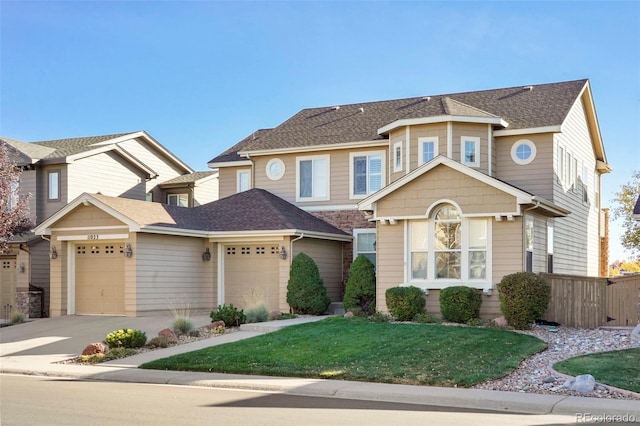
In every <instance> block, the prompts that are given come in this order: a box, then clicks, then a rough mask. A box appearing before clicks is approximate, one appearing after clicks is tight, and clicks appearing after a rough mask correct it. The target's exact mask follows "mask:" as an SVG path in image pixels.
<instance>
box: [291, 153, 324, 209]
mask: <svg viewBox="0 0 640 426" xmlns="http://www.w3.org/2000/svg"><path fill="white" fill-rule="evenodd" d="M315 160H324V161H325V167H326V170H325V180H326V182H325V185H326V188H325V195H311V196H310V197H302V196H300V187H301V181H300V172H301V169H300V163H301V162H303V161H312V162H314V161H315ZM314 164H315V163H312V166H313V165H314ZM312 187H313V183H312ZM330 189H331V156H330V155H329V154H325V155H306V156H302V157H296V201H299V202H305V201H328V200H330V199H331V193H330ZM312 192H313V189H312Z"/></svg>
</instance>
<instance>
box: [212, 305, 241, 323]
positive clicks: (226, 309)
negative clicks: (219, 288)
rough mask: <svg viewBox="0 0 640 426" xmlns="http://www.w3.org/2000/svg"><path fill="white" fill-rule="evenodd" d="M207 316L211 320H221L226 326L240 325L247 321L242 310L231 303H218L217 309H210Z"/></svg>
mask: <svg viewBox="0 0 640 426" xmlns="http://www.w3.org/2000/svg"><path fill="white" fill-rule="evenodd" d="M209 317H210V318H211V322H216V321H222V322H224V325H225V326H226V327H240V325H242V324H244V323H245V322H246V321H247V316H246V315H245V314H244V311H243V310H242V309H238V308H236V307H235V306H233V303H230V304H228V305H219V306H218V308H217V309H215V310H213V311H211V313H210V314H209Z"/></svg>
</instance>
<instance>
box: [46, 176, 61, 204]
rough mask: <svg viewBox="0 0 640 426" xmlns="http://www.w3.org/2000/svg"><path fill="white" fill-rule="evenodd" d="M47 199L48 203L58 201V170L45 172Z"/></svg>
mask: <svg viewBox="0 0 640 426" xmlns="http://www.w3.org/2000/svg"><path fill="white" fill-rule="evenodd" d="M47 186H48V197H47V199H48V200H50V201H58V200H60V170H49V171H48V172H47Z"/></svg>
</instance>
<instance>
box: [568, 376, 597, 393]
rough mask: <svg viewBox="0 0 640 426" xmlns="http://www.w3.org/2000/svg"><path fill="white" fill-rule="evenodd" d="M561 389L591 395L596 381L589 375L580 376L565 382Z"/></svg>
mask: <svg viewBox="0 0 640 426" xmlns="http://www.w3.org/2000/svg"><path fill="white" fill-rule="evenodd" d="M563 387H564V388H565V389H569V390H572V391H576V392H580V393H591V392H593V390H594V389H595V387H596V379H594V378H593V376H592V375H591V374H582V375H580V376H577V377H576V378H575V379H569V380H567V381H566V382H565V384H564V386H563Z"/></svg>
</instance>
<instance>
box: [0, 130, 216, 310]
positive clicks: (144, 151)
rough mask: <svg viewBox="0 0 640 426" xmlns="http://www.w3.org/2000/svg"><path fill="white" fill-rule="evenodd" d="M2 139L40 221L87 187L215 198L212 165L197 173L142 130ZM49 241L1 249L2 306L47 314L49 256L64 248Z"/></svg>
mask: <svg viewBox="0 0 640 426" xmlns="http://www.w3.org/2000/svg"><path fill="white" fill-rule="evenodd" d="M0 143H3V144H6V145H8V146H9V148H10V151H11V152H13V153H14V154H16V158H17V165H18V166H19V167H21V168H22V172H21V175H20V182H19V189H20V192H21V193H22V194H27V193H30V194H31V195H32V196H31V198H30V216H31V219H32V221H33V222H34V223H35V224H36V225H39V224H41V223H42V222H43V221H44V220H45V219H46V218H48V217H51V216H52V215H54V214H55V213H56V212H58V211H60V210H61V209H63V208H64V207H65V206H66V205H68V203H69V202H71V201H72V200H74V199H75V198H77V197H78V196H80V195H81V194H83V193H85V192H90V193H99V194H103V195H107V196H114V197H121V198H126V199H132V200H142V201H145V200H147V201H158V202H162V203H169V204H175V205H179V204H180V201H182V202H183V203H184V204H186V205H197V204H199V203H206V202H210V201H213V200H215V199H217V173H216V172H215V171H206V172H194V171H193V170H192V169H191V168H190V167H189V166H188V165H187V164H185V163H184V162H183V161H182V160H180V159H179V158H178V157H176V156H175V155H174V154H173V153H171V152H170V151H168V150H167V149H166V148H165V147H164V146H162V145H161V144H160V143H159V142H157V141H156V140H155V139H154V138H152V137H151V136H150V135H149V134H147V133H146V132H144V131H139V132H132V133H121V134H113V135H103V136H93V137H82V138H71V139H59V140H51V141H40V142H31V143H25V142H21V141H16V140H13V139H8V138H0ZM172 194H176V195H175V196H173V195H172ZM105 226H107V227H108V226H109V225H105ZM79 228H82V226H81V225H79ZM49 240H50V238H49V236H47V235H43V236H42V237H41V236H36V235H34V234H33V233H30V234H26V235H21V236H16V238H14V240H13V243H12V245H11V250H10V251H9V252H8V253H3V255H2V265H3V271H4V272H5V273H4V274H3V275H2V277H0V278H1V280H0V286H1V287H2V292H1V293H2V306H6V305H11V306H12V307H13V308H17V309H20V310H22V311H23V312H24V313H26V314H29V315H30V316H46V315H48V313H49V306H50V296H51V288H50V281H51V276H50V272H51V268H50V266H51V264H50V261H51V259H52V258H53V257H56V256H57V255H58V253H57V250H58V249H59V246H56V244H55V243H53V244H50V241H49ZM5 266H6V268H5ZM34 290H35V292H34ZM30 292H31V293H38V292H39V293H40V296H39V297H40V298H41V301H40V306H32V307H31V308H29V306H28V305H29V293H30ZM32 299H33V297H32ZM32 304H33V303H32ZM36 305H37V304H36Z"/></svg>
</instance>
